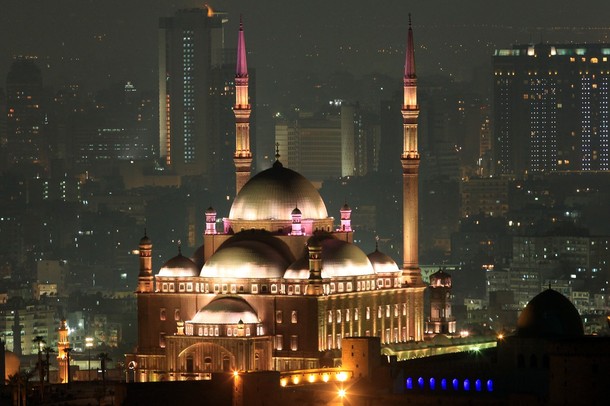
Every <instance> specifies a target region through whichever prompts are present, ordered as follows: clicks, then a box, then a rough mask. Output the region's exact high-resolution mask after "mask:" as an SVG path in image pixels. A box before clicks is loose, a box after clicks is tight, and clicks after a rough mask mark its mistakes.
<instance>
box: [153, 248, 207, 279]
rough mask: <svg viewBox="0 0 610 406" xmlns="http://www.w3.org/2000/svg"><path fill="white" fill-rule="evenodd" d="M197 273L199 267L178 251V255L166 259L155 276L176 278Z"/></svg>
mask: <svg viewBox="0 0 610 406" xmlns="http://www.w3.org/2000/svg"><path fill="white" fill-rule="evenodd" d="M197 275H199V268H197V265H195V263H194V262H193V261H191V260H190V259H189V258H187V257H185V256H183V255H182V253H181V252H178V255H176V256H175V257H173V258H172V259H170V260H169V261H167V262H166V263H165V264H164V265H163V266H162V267H161V269H160V270H159V273H158V274H157V276H162V277H170V278H178V277H190V276H197Z"/></svg>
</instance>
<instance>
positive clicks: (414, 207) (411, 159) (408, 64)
mask: <svg viewBox="0 0 610 406" xmlns="http://www.w3.org/2000/svg"><path fill="white" fill-rule="evenodd" d="M403 88H404V93H403V103H402V109H401V112H402V123H403V147H402V156H401V157H400V162H401V163H402V193H403V198H402V216H403V220H402V221H403V284H405V283H406V284H409V285H421V284H422V280H421V271H420V269H419V258H418V235H417V233H418V198H419V191H418V181H419V151H418V149H417V118H418V117H419V106H418V105H417V75H416V74H415V49H414V46H413V29H412V27H411V14H409V35H408V39H407V57H406V61H405V75H404V78H403Z"/></svg>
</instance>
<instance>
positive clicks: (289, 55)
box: [0, 0, 610, 101]
mask: <svg viewBox="0 0 610 406" xmlns="http://www.w3.org/2000/svg"><path fill="white" fill-rule="evenodd" d="M209 3H210V4H211V6H212V7H213V8H215V9H217V10H223V11H227V12H229V13H230V22H229V24H228V26H227V31H226V33H227V37H226V44H227V45H228V46H234V43H235V42H236V36H237V35H236V30H237V24H238V21H239V14H240V13H241V14H243V16H244V21H245V26H246V42H247V46H248V51H249V64H250V66H253V67H256V68H257V69H258V75H259V94H260V97H261V98H262V101H265V100H264V98H265V95H266V94H271V93H270V92H266V91H265V89H266V88H265V86H270V85H271V84H272V81H271V80H270V78H271V77H273V76H275V77H281V76H282V75H283V74H284V73H285V72H295V71H304V72H306V71H311V72H341V71H349V72H352V73H353V74H355V75H359V74H363V73H369V72H373V71H375V72H381V73H385V74H389V75H392V76H397V77H400V73H401V69H402V64H403V60H404V43H405V39H406V31H407V25H408V17H407V15H408V13H409V12H412V13H413V24H414V29H415V40H416V44H417V47H418V49H417V54H416V57H417V65H418V70H419V73H420V76H425V75H436V74H442V75H451V76H452V77H454V78H455V79H457V80H469V79H470V77H471V76H472V72H473V68H476V67H484V66H486V64H489V62H490V60H491V58H490V56H491V55H492V53H493V50H494V49H495V48H505V47H509V46H510V45H511V44H513V43H516V42H518V43H527V42H531V41H533V42H540V41H541V40H542V41H550V42H599V41H610V38H609V36H610V21H608V19H607V17H608V15H610V2H609V1H607V0H583V1H580V2H578V6H576V4H577V3H576V2H574V1H568V0H536V1H532V0H529V1H526V0H516V1H483V0H466V1H446V0H443V1H440V0H426V1H423V0H420V1H404V0H382V1H378V2H370V1H362V0H351V1H338V0H332V1H330V0H324V1H323V0H308V1H292V0H265V1H258V2H255V1H251V0H224V1H220V0H210V2H209ZM203 4H204V2H199V1H194V0H179V1H169V0H22V1H3V2H2V6H1V8H0V87H4V83H5V78H6V74H7V72H8V69H9V66H10V63H11V60H12V57H13V56H14V55H36V56H37V57H38V59H39V64H40V66H41V68H43V78H44V82H45V84H46V85H51V86H54V87H58V86H60V85H61V84H64V83H78V84H80V85H82V86H84V87H85V88H86V89H91V90H96V89H100V88H104V87H106V86H108V85H109V84H111V83H113V82H119V81H126V80H130V81H132V82H134V83H135V84H136V86H137V87H139V88H140V89H149V90H155V88H156V75H157V72H156V71H157V35H158V33H157V27H158V18H159V17H160V16H171V15H172V14H173V12H174V11H175V10H176V9H178V8H188V7H198V6H202V5H203ZM259 100H261V99H259Z"/></svg>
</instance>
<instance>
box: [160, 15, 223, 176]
mask: <svg viewBox="0 0 610 406" xmlns="http://www.w3.org/2000/svg"><path fill="white" fill-rule="evenodd" d="M226 21H227V20H226V18H225V16H224V15H223V14H221V13H216V12H214V11H213V10H212V9H211V8H210V7H207V6H206V7H203V8H194V9H185V10H178V11H177V12H176V13H175V14H174V16H173V17H167V18H161V19H160V21H159V132H160V140H159V141H160V143H159V151H160V156H161V158H162V159H163V160H164V163H165V165H166V166H167V167H169V168H171V169H173V170H174V171H175V172H176V173H177V174H180V175H204V176H205V175H210V173H211V171H212V170H213V168H214V164H215V163H216V158H215V157H216V156H218V155H220V149H221V146H220V145H219V139H218V138H219V137H217V136H215V134H213V132H212V131H211V125H210V112H211V109H210V86H211V71H212V68H213V67H219V66H221V65H222V61H223V54H224V51H223V49H224V33H223V23H224V22H226Z"/></svg>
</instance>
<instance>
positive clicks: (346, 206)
mask: <svg viewBox="0 0 610 406" xmlns="http://www.w3.org/2000/svg"><path fill="white" fill-rule="evenodd" d="M341 210H342V211H348V210H351V208H350V207H349V205H348V204H347V203H345V204H344V205H343V206H342V207H341Z"/></svg>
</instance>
